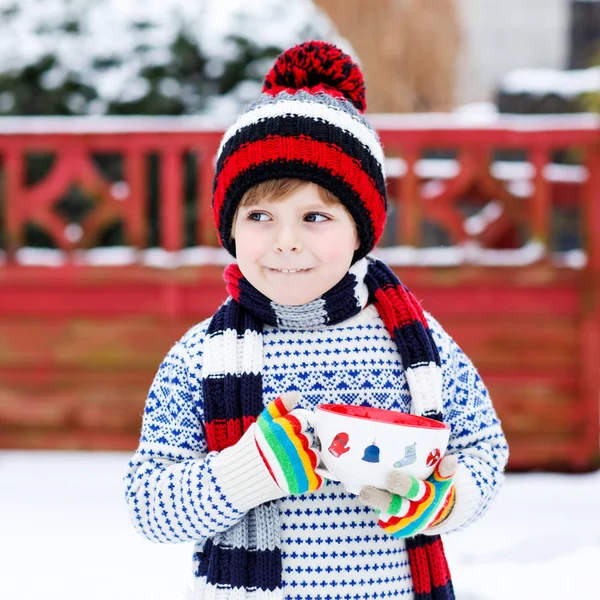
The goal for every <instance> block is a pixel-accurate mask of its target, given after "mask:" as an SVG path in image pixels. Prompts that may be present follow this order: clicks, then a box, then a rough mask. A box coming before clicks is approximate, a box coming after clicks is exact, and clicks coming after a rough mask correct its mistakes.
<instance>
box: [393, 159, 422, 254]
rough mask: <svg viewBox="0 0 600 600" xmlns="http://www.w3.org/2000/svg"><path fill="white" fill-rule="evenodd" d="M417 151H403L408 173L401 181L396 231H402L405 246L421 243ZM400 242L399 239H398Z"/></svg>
mask: <svg viewBox="0 0 600 600" xmlns="http://www.w3.org/2000/svg"><path fill="white" fill-rule="evenodd" d="M417 157H418V154H417V151H416V150H415V149H414V148H410V149H408V150H406V151H405V152H403V154H402V158H403V159H404V161H405V163H406V173H404V176H403V177H402V180H401V182H400V202H399V206H398V207H397V210H396V231H397V232H402V236H401V240H400V241H401V243H402V245H404V246H413V247H420V245H421V207H420V206H419V202H420V201H421V198H420V194H419V185H418V184H419V182H418V179H417V174H416V173H415V164H416V162H417ZM396 242H398V240H396Z"/></svg>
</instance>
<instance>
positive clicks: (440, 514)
mask: <svg viewBox="0 0 600 600" xmlns="http://www.w3.org/2000/svg"><path fill="white" fill-rule="evenodd" d="M456 468H457V459H456V456H452V455H451V456H446V457H444V458H443V459H442V460H441V461H440V462H439V463H438V464H437V466H436V468H435V471H434V472H433V474H432V475H431V477H429V478H428V479H425V480H422V479H416V478H415V477H412V476H411V475H406V474H405V473H400V472H398V471H395V472H392V473H390V474H389V475H388V477H387V480H386V485H387V487H388V491H386V490H380V489H378V488H375V487H371V486H365V487H363V489H362V490H361V492H360V495H359V500H360V501H361V502H362V503H363V504H365V505H367V506H370V507H372V508H374V509H375V510H376V511H377V512H378V513H381V512H385V513H387V515H386V518H385V520H380V521H379V525H380V526H381V527H383V529H384V530H385V531H387V532H388V533H389V534H390V535H392V536H394V537H398V538H404V537H411V536H413V535H416V534H417V533H420V532H422V531H423V530H424V529H427V528H428V527H433V526H434V525H437V524H438V523H441V522H442V521H443V520H444V519H445V518H446V517H447V516H448V515H449V514H450V511H451V510H452V507H453V506H454V498H455V490H454V484H453V478H454V474H455V473H456Z"/></svg>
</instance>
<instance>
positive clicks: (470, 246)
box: [0, 203, 587, 269]
mask: <svg viewBox="0 0 600 600" xmlns="http://www.w3.org/2000/svg"><path fill="white" fill-rule="evenodd" d="M499 211H500V207H499V206H498V205H497V204H494V203H489V204H488V205H486V208H484V209H483V211H482V212H481V213H480V214H478V215H474V216H473V217H470V218H469V219H467V220H466V221H465V226H466V228H468V233H469V234H470V235H476V234H477V232H480V231H482V230H483V228H484V227H485V226H486V225H487V224H488V223H490V222H491V221H493V220H494V219H496V218H498V216H499V215H500V212H499ZM545 252H546V248H545V246H544V245H543V244H540V243H538V242H529V243H527V244H526V245H525V246H523V247H522V248H516V249H512V250H490V249H487V248H482V247H480V246H479V245H478V244H477V242H474V241H469V242H467V243H465V244H463V245H462V246H434V247H429V248H415V247H412V246H387V247H383V246H378V247H377V248H375V250H373V255H374V256H376V257H378V258H380V259H381V260H383V261H384V262H386V263H387V264H388V265H390V266H391V267H427V266H434V267H450V266H458V265H467V264H472V265H488V266H491V265H493V266H496V267H514V266H525V265H531V264H534V263H535V262H537V261H538V260H540V259H541V258H542V257H543V256H544V253H545ZM15 259H16V264H18V265H21V266H23V267H34V266H35V267H40V266H41V267H62V266H64V265H66V264H67V263H68V262H69V259H70V260H71V264H73V265H76V266H94V267H119V266H128V265H136V264H137V265H143V266H146V267H151V268H154V269H176V268H179V267H195V266H203V265H217V266H225V265H228V264H229V263H231V262H233V261H234V259H233V258H232V257H231V256H230V255H229V254H228V253H227V251H226V250H224V249H223V248H215V247H211V246H196V247H192V248H185V249H184V250H181V251H179V252H169V251H167V250H164V249H163V248H148V249H146V250H137V249H136V248H131V247H129V246H112V247H108V248H92V249H91V250H75V251H74V252H73V254H72V256H71V257H69V256H68V253H67V252H65V251H63V250H55V249H51V248H30V247H23V248H19V249H18V250H17V252H16V256H15ZM7 261H8V258H7V256H6V253H5V252H3V251H0V265H2V264H6V262H7ZM551 261H552V263H553V264H554V265H555V266H557V267H566V268H571V269H581V268H583V267H584V266H585V265H586V263H587V256H586V253H585V252H584V251H583V250H570V251H567V252H554V253H552V256H551Z"/></svg>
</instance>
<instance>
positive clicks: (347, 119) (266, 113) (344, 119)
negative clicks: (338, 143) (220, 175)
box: [217, 100, 385, 178]
mask: <svg viewBox="0 0 600 600" xmlns="http://www.w3.org/2000/svg"><path fill="white" fill-rule="evenodd" d="M286 115H289V116H298V117H309V118H311V119H315V120H317V121H324V122H326V123H331V124H332V125H334V126H335V127H338V128H339V129H342V130H343V131H346V132H347V133H349V134H351V135H353V136H354V137H355V138H356V139H357V140H358V141H359V142H361V143H362V144H363V145H364V146H365V147H366V148H368V150H369V152H370V153H371V154H372V155H373V157H374V158H375V160H377V162H378V163H379V168H380V169H381V172H382V173H383V176H384V178H385V170H384V156H383V149H382V147H381V144H380V143H379V140H378V139H377V137H376V136H375V135H373V133H372V132H371V130H370V129H369V128H368V127H367V126H366V125H363V124H362V123H361V122H360V121H359V120H357V119H355V118H354V117H352V116H351V115H349V114H348V113H346V112H344V111H342V110H339V109H336V108H333V107H331V106H327V105H325V104H321V103H319V102H306V101H300V100H282V101H281V102H272V103H269V104H263V105H259V106H257V107H256V108H255V109H253V110H250V111H248V112H246V113H244V114H243V115H241V116H240V118H239V119H238V120H237V121H236V122H235V123H234V124H233V125H232V126H231V127H230V128H229V129H228V130H227V131H226V132H225V135H224V136H223V139H222V140H221V145H220V146H219V151H218V153H217V160H218V159H219V157H220V155H221V152H222V151H223V147H224V146H225V144H226V143H227V142H228V141H229V140H230V139H231V138H232V137H233V136H234V135H235V134H236V133H237V132H238V131H240V130H241V129H243V128H244V127H248V126H249V125H253V124H255V123H257V122H258V121H261V120H265V119H272V118H275V117H283V116H286Z"/></svg>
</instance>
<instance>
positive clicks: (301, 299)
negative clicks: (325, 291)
mask: <svg viewBox="0 0 600 600" xmlns="http://www.w3.org/2000/svg"><path fill="white" fill-rule="evenodd" d="M321 295H322V294H318V295H316V296H315V295H313V294H309V295H307V296H299V295H297V296H290V295H289V294H276V293H269V294H266V296H267V298H269V300H271V302H275V304H279V305H281V306H302V305H303V304H308V303H309V302H312V301H313V300H316V299H317V298H319V297H320V296H321Z"/></svg>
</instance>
